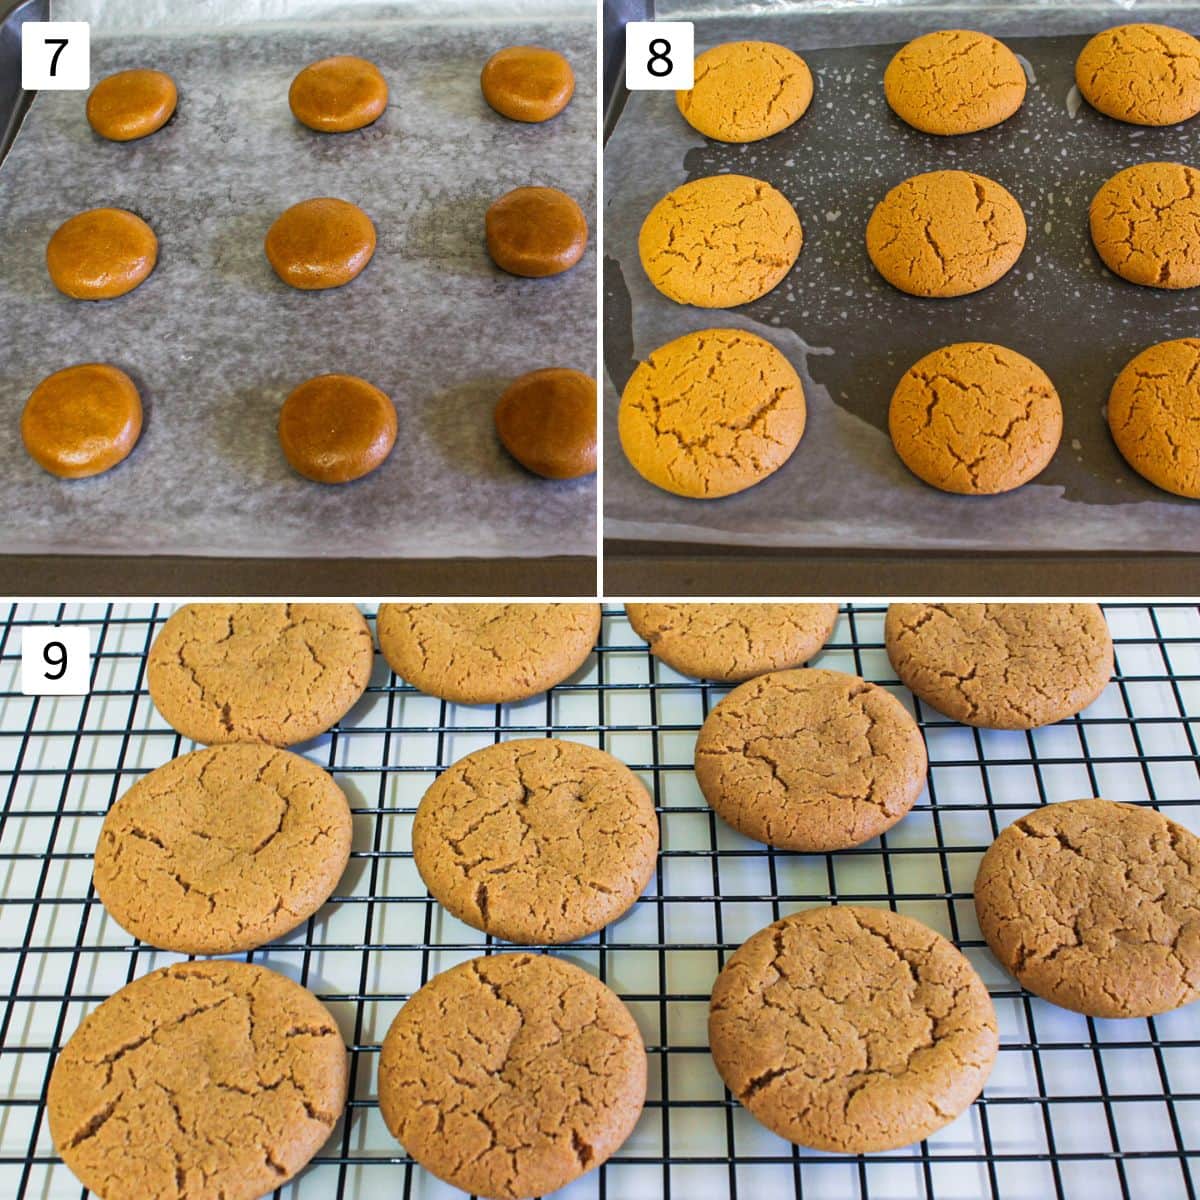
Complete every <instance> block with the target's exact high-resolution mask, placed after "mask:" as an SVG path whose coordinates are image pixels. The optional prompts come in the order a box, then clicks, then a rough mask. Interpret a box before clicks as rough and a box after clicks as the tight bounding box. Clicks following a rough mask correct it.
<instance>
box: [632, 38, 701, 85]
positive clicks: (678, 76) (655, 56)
mask: <svg viewBox="0 0 1200 1200" xmlns="http://www.w3.org/2000/svg"><path fill="white" fill-rule="evenodd" d="M694 56H695V31H694V29H693V26H692V23H691V21H630V22H629V24H628V25H626V26H625V86H626V87H627V88H629V90H630V91H631V92H638V91H664V92H665V91H671V92H674V91H687V90H689V89H690V88H691V86H692V83H693V81H694V65H693V61H692V60H693V58H694Z"/></svg>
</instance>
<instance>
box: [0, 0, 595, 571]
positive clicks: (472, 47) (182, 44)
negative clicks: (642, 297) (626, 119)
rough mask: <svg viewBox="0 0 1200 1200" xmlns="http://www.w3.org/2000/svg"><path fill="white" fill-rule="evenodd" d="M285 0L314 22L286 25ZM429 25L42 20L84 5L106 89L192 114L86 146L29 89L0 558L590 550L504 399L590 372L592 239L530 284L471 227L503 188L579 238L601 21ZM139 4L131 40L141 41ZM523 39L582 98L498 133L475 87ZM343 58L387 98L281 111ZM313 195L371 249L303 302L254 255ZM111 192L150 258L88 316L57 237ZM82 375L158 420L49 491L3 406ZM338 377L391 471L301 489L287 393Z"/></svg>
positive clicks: (563, 491) (7, 213) (373, 17)
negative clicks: (286, 427)
mask: <svg viewBox="0 0 1200 1200" xmlns="http://www.w3.org/2000/svg"><path fill="white" fill-rule="evenodd" d="M293 8H294V9H295V11H298V12H303V14H304V20H303V21H299V20H282V21H281V20H279V18H285V17H289V16H290V15H291V14H292V11H293ZM201 9H202V10H203V11H202V12H200V13H199V14H198V11H197V10H201ZM547 10H549V11H550V12H551V13H552V14H556V15H553V16H552V17H551V18H550V19H547V18H546V17H545V16H544V14H545V12H546V11H547ZM472 11H473V13H474V14H475V15H474V16H471V15H470V13H471V12H472ZM438 13H439V6H438V5H437V4H433V3H425V4H415V3H412V4H404V3H400V4H389V5H384V6H381V5H377V4H375V5H372V4H354V3H352V2H351V3H347V2H345V0H342V2H341V3H337V4H326V5H324V6H322V5H320V4H318V3H316V2H315V0H296V3H295V4H294V5H293V4H292V3H289V2H288V0H261V2H260V3H259V4H258V5H257V6H256V5H255V4H253V3H251V4H246V3H243V2H242V0H237V2H236V3H234V0H220V2H219V3H208V4H204V5H190V4H178V3H175V2H174V0H158V2H157V3H143V2H141V0H139V2H138V3H136V5H135V4H133V3H132V0H127V2H126V3H124V4H121V3H112V4H105V5H104V6H97V5H96V3H95V2H94V0H92V2H91V3H79V4H78V6H77V8H76V9H75V11H72V5H71V4H62V3H59V4H56V6H55V10H54V16H55V17H56V19H70V18H71V17H72V16H76V15H83V16H91V17H95V18H97V19H98V22H99V23H98V24H97V26H95V27H94V28H93V31H92V33H93V36H92V78H93V80H95V79H98V78H99V77H100V76H102V75H104V74H106V73H107V72H109V71H113V70H118V69H121V68H125V67H131V66H143V65H153V66H156V67H160V68H162V69H164V70H167V71H169V72H170V73H171V74H172V75H173V76H174V78H175V80H176V82H177V84H178V85H179V90H180V97H181V99H180V106H179V110H178V113H177V114H176V116H175V118H174V119H173V120H172V122H171V123H170V124H169V125H168V126H167V127H166V128H165V129H163V130H162V131H160V132H159V133H157V134H155V135H154V136H153V137H150V138H147V139H145V140H143V141H139V142H133V143H129V144H125V145H118V144H116V143H112V142H106V141H104V140H102V139H100V138H98V137H96V136H95V135H93V134H92V132H91V130H90V128H89V127H88V125H87V123H86V121H85V119H84V103H85V94H84V93H82V92H43V93H41V94H39V95H38V97H37V98H36V99H35V101H34V103H33V106H32V109H31V110H30V112H29V115H28V117H27V118H26V121H25V124H24V126H23V127H22V129H21V132H20V134H19V135H18V138H17V140H16V142H15V144H14V146H13V148H12V150H11V151H10V153H9V155H8V157H7V158H6V160H5V161H4V163H3V164H2V165H0V248H2V249H0V253H2V258H0V312H2V313H3V349H2V350H0V414H2V415H3V428H4V430H5V432H4V434H3V436H2V437H0V513H2V514H3V515H2V516H0V552H10V553H11V552H25V553H36V552H44V551H47V550H54V549H57V550H61V551H64V552H69V551H76V552H92V553H97V552H99V553H103V552H119V553H124V554H154V553H171V554H191V555H245V556H256V555H258V556H265V555H272V556H274V555H278V556H290V555H295V556H322V555H335V556H357V555H361V556H395V557H416V556H422V557H443V556H484V557H489V556H501V555H520V556H539V555H552V554H585V555H590V554H591V553H592V552H593V550H594V537H595V496H596V492H595V482H594V480H592V479H586V480H579V481H573V482H565V483H558V482H550V481H546V480H541V479H539V478H537V477H535V476H532V475H529V474H527V473H526V472H525V471H524V470H523V469H522V468H520V467H519V466H517V465H516V464H515V463H514V462H513V461H512V460H511V459H510V458H509V457H508V456H507V454H505V452H504V451H503V449H502V448H501V447H500V445H499V443H498V442H497V440H496V436H495V431H494V427H493V424H492V415H491V412H492V406H493V404H494V402H495V399H496V397H497V396H498V395H499V393H500V391H501V390H502V389H503V388H504V386H505V385H506V384H507V383H508V382H509V381H510V380H511V379H512V378H514V377H515V376H517V375H520V374H522V373H524V372H525V371H528V370H532V369H534V368H537V367H543V366H552V365H561V366H570V367H576V368H578V369H580V370H583V371H586V372H587V373H588V374H592V373H594V369H595V345H596V342H595V287H596V282H595V262H596V254H595V249H594V247H592V248H589V250H588V252H587V254H586V255H585V257H584V259H583V261H582V262H581V263H579V264H578V265H577V266H576V267H575V268H574V269H573V270H571V271H569V272H568V273H566V274H565V275H562V276H559V277H556V278H554V279H546V280H521V279H516V278H514V277H512V276H509V275H505V274H504V273H503V272H501V271H499V270H498V269H497V268H495V267H494V266H493V265H492V263H491V261H490V259H489V258H488V257H487V253H486V250H485V248H484V244H483V214H484V210H485V209H486V208H487V206H488V204H490V203H491V201H492V200H493V199H495V198H496V197H497V196H499V195H501V194H502V193H504V192H506V191H508V190H509V189H510V188H513V187H517V186H521V185H526V184H546V185H553V186H557V187H561V188H562V189H563V190H564V191H566V192H568V193H570V194H571V195H573V196H574V197H575V198H576V199H577V200H578V201H579V203H580V204H581V205H582V206H583V209H584V211H585V212H586V213H587V214H588V217H589V222H590V223H593V224H594V214H595V204H596V194H595V120H596V109H595V103H596V92H595V78H596V69H595V16H594V8H593V6H592V4H591V3H590V2H588V0H570V2H559V3H555V4H552V5H549V6H547V5H533V4H532V3H530V2H529V0H515V2H513V3H511V4H509V3H494V4H493V3H484V2H483V0H480V2H478V3H476V4H475V5H474V6H473V8H472V9H468V7H467V6H466V5H465V4H464V3H455V4H453V5H450V6H448V15H449V17H450V18H451V19H448V20H446V21H442V22H440V23H437V24H435V23H432V22H431V20H430V15H431V14H432V15H437V14H438ZM480 13H483V14H484V16H483V17H480V16H479V14H480ZM132 14H136V20H137V21H138V22H139V23H140V28H142V29H143V30H146V31H147V32H142V33H133V32H130V29H131V28H132V27H133V20H134V17H133V15H132ZM235 14H238V15H239V18H240V19H239V20H238V21H237V22H235V23H231V24H229V25H228V26H227V27H225V26H224V25H221V26H220V27H217V26H213V25H209V26H208V31H207V32H204V31H203V30H202V29H198V28H197V27H196V26H197V24H200V25H204V24H205V22H207V21H210V20H211V21H216V22H218V23H221V22H224V21H225V20H226V19H228V18H230V17H232V16H233V15H235ZM248 14H249V15H250V16H259V15H265V16H269V17H271V18H273V19H274V23H272V24H270V25H259V24H255V23H254V22H253V21H250V22H248V23H247V21H246V20H245V18H246V16H247V15H248ZM416 14H425V15H424V16H418V15H416ZM531 14H536V15H531ZM179 26H190V30H187V31H184V30H181V29H180V28H179ZM110 30H111V31H112V32H108V31H110ZM513 42H534V43H540V44H544V45H550V46H554V47H557V48H559V49H561V50H562V51H563V52H564V53H565V54H566V55H567V57H568V58H569V59H570V60H571V62H572V64H573V65H574V68H575V73H576V93H575V97H574V99H573V101H572V103H571V104H570V105H569V106H568V108H567V110H566V111H565V112H564V113H563V114H561V115H560V116H559V117H558V118H556V119H555V120H553V121H551V122H549V123H547V124H545V125H540V126H537V125H521V124H518V123H516V122H512V121H508V120H505V119H504V118H502V117H500V116H498V115H497V114H495V113H493V112H492V110H491V109H490V108H488V107H487V105H486V104H485V103H484V101H483V99H482V97H481V96H480V92H479V82H478V80H479V70H480V68H481V67H482V65H483V63H484V62H485V61H486V59H487V58H488V56H489V55H490V54H491V53H492V52H493V51H495V50H496V49H498V48H499V47H500V46H503V45H506V44H510V43H513ZM336 53H360V54H363V55H364V56H366V57H369V58H370V59H372V60H373V61H374V62H376V63H377V64H379V66H380V68H381V69H382V70H383V72H384V74H385V75H386V76H387V78H388V82H389V85H390V89H391V97H390V103H389V107H388V110H387V112H386V113H385V114H384V116H383V117H381V118H380V120H379V121H378V122H377V123H376V124H375V125H373V126H371V127H369V128H368V129H366V130H363V131H360V132H356V133H350V134H341V135H323V134H317V133H314V132H312V131H310V130H307V129H305V128H303V127H302V126H300V125H299V124H298V123H297V122H296V121H295V120H294V119H293V118H292V115H291V112H290V111H289V109H288V106H287V91H288V86H289V84H290V83H291V80H292V78H293V76H294V75H295V73H296V72H297V71H298V70H299V69H300V68H301V67H302V66H304V65H305V64H306V63H308V62H311V61H313V60H314V59H317V58H322V57H324V56H326V55H330V54H336ZM310 196H339V197H342V198H344V199H347V200H350V201H353V202H354V203H356V204H359V205H360V206H361V207H362V208H364V209H365V210H366V212H367V213H368V214H369V215H370V216H371V218H372V220H373V221H374V222H375V225H376V230H377V234H378V249H377V251H376V254H375V257H374V260H373V261H372V262H371V264H370V265H369V266H368V267H367V269H366V270H365V271H364V272H363V274H362V275H360V276H359V278H358V279H357V280H355V281H354V282H353V283H351V284H349V285H348V286H346V287H344V288H337V289H333V290H329V291H325V292H312V293H303V292H297V291H294V290H292V289H291V288H288V287H286V286H285V285H284V284H282V283H281V282H280V281H279V280H278V279H277V278H276V277H275V275H274V273H273V272H272V270H271V268H270V266H269V265H268V263H267V260H266V258H265V256H264V254H263V248H262V243H263V238H264V236H265V234H266V231H267V229H268V227H269V226H270V224H271V222H272V221H273V220H274V219H275V217H276V216H278V214H279V213H280V212H282V211H283V210H284V209H285V208H287V207H288V206H289V205H291V204H294V203H296V202H297V201H299V200H303V199H306V198H308V197H310ZM100 205H115V206H118V207H124V208H129V209H131V210H133V211H135V212H137V213H139V214H140V215H141V216H142V217H144V218H145V219H146V220H147V221H148V222H149V223H150V224H151V226H152V227H153V228H154V229H155V231H156V233H157V234H158V237H159V250H160V258H159V264H158V266H157V268H156V270H155V271H154V273H153V274H152V275H151V276H150V278H149V279H148V280H147V281H146V282H145V283H144V284H142V286H141V287H139V288H138V289H136V290H135V291H134V292H132V293H130V294H129V295H127V296H124V297H121V298H119V299H117V300H112V301H104V302H99V303H80V302H78V301H72V300H69V299H67V298H66V297H64V296H61V295H60V294H59V293H58V292H57V291H56V290H55V289H54V287H53V286H52V285H51V283H50V280H49V278H48V277H47V275H46V270H45V264H44V254H45V247H46V242H47V240H48V239H49V237H50V235H51V234H52V233H53V232H54V230H55V229H56V228H57V226H58V225H59V224H60V223H61V222H62V221H63V220H65V219H66V218H67V217H69V216H71V215H72V214H74V213H76V212H79V211H81V210H83V209H87V208H94V207H97V206H100ZM93 360H103V361H109V362H113V363H115V364H116V365H117V366H119V367H121V368H122V369H123V370H125V371H127V372H128V373H129V374H130V375H131V376H132V377H133V378H134V379H135V380H136V381H137V383H138V385H139V387H140V389H141V392H142V398H143V401H144V403H145V406H146V427H145V432H144V433H143V436H142V440H141V443H140V444H139V445H138V447H137V449H136V450H135V451H134V453H133V454H132V455H131V457H130V458H129V459H128V460H126V462H124V463H123V464H121V465H120V466H119V467H118V468H116V469H115V470H113V471H111V472H109V473H108V474H106V475H102V476H99V477H97V478H94V479H89V480H78V481H60V480H57V479H54V478H52V477H51V476H49V475H47V474H46V473H44V472H43V471H41V470H40V469H39V468H38V467H37V466H35V465H34V464H33V463H32V462H31V461H30V459H29V458H28V457H27V455H26V454H25V453H24V450H23V448H22V447H21V444H20V438H19V435H18V419H19V414H20V411H21V408H22V406H23V404H24V402H25V399H26V397H27V396H28V394H29V392H30V391H31V390H32V389H33V387H34V386H35V385H36V384H37V382H38V381H39V380H40V379H42V378H43V377H44V376H46V375H48V374H50V373H51V372H52V371H55V370H58V369H60V368H62V367H65V366H69V365H71V364H73V363H79V362H87V361H93ZM331 371H333V372H346V373H350V374H354V375H360V376H362V377H363V378H365V379H368V380H370V381H371V382H372V383H374V384H376V385H377V386H378V387H380V388H382V389H383V390H384V391H386V392H387V393H388V394H389V395H390V396H392V398H393V399H394V400H395V402H396V406H397V409H398V411H399V438H398V440H397V444H396V448H395V450H394V451H393V453H392V455H391V457H390V458H389V459H388V461H387V462H386V463H385V464H384V465H383V466H382V467H381V468H380V469H379V470H378V471H376V472H375V473H374V474H372V475H370V476H368V477H367V478H366V479H363V480H360V481H358V482H356V483H353V484H348V485H344V486H338V487H329V486H322V485H320V484H316V483H312V482H309V481H307V480H304V479H302V478H300V477H299V476H297V475H296V474H295V473H293V472H292V471H291V469H290V468H289V467H288V466H287V463H286V462H285V461H284V458H283V455H282V453H281V451H280V449H279V445H278V441H277V439H276V434H275V424H276V418H277V414H278V410H279V406H280V404H281V403H282V401H283V399H284V397H285V396H286V395H287V394H288V392H289V391H290V390H291V389H292V388H294V387H295V386H296V385H297V384H299V383H301V382H302V381H303V380H305V379H307V378H308V377H310V376H312V375H316V374H320V373H324V372H331Z"/></svg>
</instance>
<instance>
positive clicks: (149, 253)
mask: <svg viewBox="0 0 1200 1200" xmlns="http://www.w3.org/2000/svg"><path fill="white" fill-rule="evenodd" d="M157 262H158V238H156V237H155V236H154V230H153V229H151V228H150V226H149V225H147V224H146V222H145V221H143V220H142V218H141V217H138V216H135V215H134V214H133V213H131V212H126V211H125V209H123V208H92V209H89V210H88V211H87V212H81V213H79V214H77V215H76V216H74V217H71V218H70V219H69V220H67V221H64V222H63V223H62V224H61V225H60V226H59V227H58V228H57V229H56V230H55V231H54V234H53V236H52V237H51V238H50V241H49V242H48V243H47V245H46V269H47V270H48V271H49V272H50V282H51V283H53V284H54V286H55V287H56V288H58V290H59V291H60V292H62V293H63V295H64V296H70V297H71V299H73V300H112V299H114V298H115V297H117V296H124V295H125V294H126V293H127V292H132V291H133V289H134V288H135V287H137V286H138V284H139V283H141V282H142V281H143V280H145V279H146V278H147V277H148V276H149V274H150V272H151V271H153V270H154V264H155V263H157Z"/></svg>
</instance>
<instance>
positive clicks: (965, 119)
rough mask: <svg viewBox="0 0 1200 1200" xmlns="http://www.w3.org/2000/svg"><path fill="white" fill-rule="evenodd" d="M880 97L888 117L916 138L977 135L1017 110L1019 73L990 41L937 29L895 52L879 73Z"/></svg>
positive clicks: (1013, 60)
mask: <svg viewBox="0 0 1200 1200" xmlns="http://www.w3.org/2000/svg"><path fill="white" fill-rule="evenodd" d="M883 94H884V96H886V97H887V102H888V104H889V105H890V106H891V109H892V112H894V113H895V114H896V116H898V117H899V118H900V120H902V121H904V122H905V123H906V124H908V125H911V126H912V127H913V128H914V129H919V130H920V131H921V132H922V133H936V134H942V135H953V134H959V133H977V132H978V131H979V130H981V129H991V128H992V126H993V125H999V124H1000V122H1001V121H1007V120H1008V118H1009V117H1011V116H1012V115H1013V113H1015V112H1016V111H1017V109H1018V108H1020V107H1021V104H1022V102H1023V101H1024V99H1025V72H1024V70H1022V68H1021V63H1020V61H1019V60H1018V59H1017V56H1016V55H1015V54H1014V53H1013V52H1012V51H1011V50H1010V49H1009V48H1008V47H1007V46H1006V45H1005V44H1004V43H1003V42H998V41H997V40H996V39H995V38H994V37H989V36H988V35H987V34H986V33H976V32H975V31H974V30H970V29H939V30H937V31H935V32H934V33H927V34H925V35H924V36H923V37H919V38H914V39H913V40H912V41H911V42H909V43H908V45H906V46H902V47H901V48H900V49H899V50H898V51H897V52H896V55H895V57H894V58H893V59H892V61H891V62H890V63H888V65H887V70H885V71H884V73H883Z"/></svg>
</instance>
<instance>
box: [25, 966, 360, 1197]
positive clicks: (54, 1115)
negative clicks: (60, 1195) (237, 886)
mask: <svg viewBox="0 0 1200 1200" xmlns="http://www.w3.org/2000/svg"><path fill="white" fill-rule="evenodd" d="M346 1080H347V1055H346V1047H345V1045H344V1043H343V1042H342V1038H341V1034H340V1033H339V1032H338V1027H337V1025H336V1023H335V1022H334V1020H333V1017H332V1016H330V1014H329V1011H328V1010H327V1009H326V1008H325V1006H324V1005H323V1004H322V1003H321V1002H320V1001H319V1000H318V999H317V998H316V996H314V995H313V994H312V993H311V992H309V991H308V990H307V989H305V988H303V987H301V986H300V985H299V984H298V983H293V982H292V981H291V980H290V979H287V978H285V977H284V976H283V975H278V974H276V973H275V972H274V971H268V970H267V969H266V968H265V967H260V966H255V965H252V964H249V963H239V962H193V963H176V964H175V965H174V966H171V967H165V968H163V969H162V970H160V971H152V972H151V973H150V974H149V975H145V976H143V977H142V978H141V979H135V980H134V981H133V983H131V984H129V985H128V986H126V987H123V988H122V989H121V990H120V991H119V992H117V993H116V994H115V995H113V996H110V997H109V999H107V1000H106V1001H105V1002H104V1003H103V1004H101V1005H100V1007H99V1008H97V1009H96V1010H95V1011H94V1012H93V1013H91V1014H90V1015H89V1016H87V1017H85V1018H84V1019H83V1021H82V1023H81V1024H80V1026H79V1028H78V1029H77V1030H76V1031H75V1033H74V1034H73V1035H72V1036H71V1039H70V1041H68V1042H67V1044H66V1045H65V1046H64V1047H63V1049H62V1052H61V1053H60V1054H59V1056H58V1060H57V1062H55V1064H54V1071H53V1074H52V1075H51V1076H50V1087H49V1091H48V1092H47V1096H46V1109H47V1113H48V1116H49V1121H50V1136H51V1137H52V1138H53V1139H54V1146H55V1149H56V1150H57V1151H58V1153H59V1154H61V1155H62V1157H63V1160H64V1161H65V1162H66V1164H67V1166H69V1167H70V1168H71V1170H72V1171H74V1172H75V1174H76V1175H77V1176H78V1177H79V1178H80V1180H82V1182H83V1183H84V1185H85V1186H86V1187H88V1188H90V1189H91V1190H92V1191H93V1192H95V1193H96V1194H97V1195H98V1196H109V1197H118V1196H160V1197H170V1198H173V1200H184V1197H216V1196H223V1197H226V1198H227V1200H251V1198H252V1197H255V1196H263V1195H266V1194H267V1193H269V1192H272V1191H274V1190H275V1189H276V1188H277V1187H279V1186H280V1185H281V1184H283V1183H284V1182H286V1181H287V1180H288V1179H290V1178H291V1177H292V1176H293V1175H295V1174H296V1172H297V1171H299V1170H300V1169H301V1168H302V1167H304V1165H305V1164H306V1163H307V1162H308V1161H309V1159H310V1158H312V1156H313V1155H314V1154H316V1152H317V1151H318V1150H319V1149H320V1148H321V1147H322V1146H323V1145H324V1144H325V1141H326V1140H327V1139H328V1137H329V1135H330V1133H331V1132H332V1130H333V1127H334V1125H335V1124H336V1123H337V1120H338V1118H339V1117H340V1116H341V1115H342V1109H343V1108H344V1107H345V1103H346Z"/></svg>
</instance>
